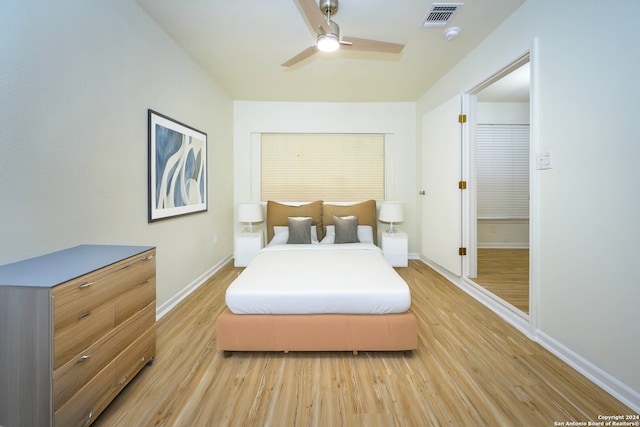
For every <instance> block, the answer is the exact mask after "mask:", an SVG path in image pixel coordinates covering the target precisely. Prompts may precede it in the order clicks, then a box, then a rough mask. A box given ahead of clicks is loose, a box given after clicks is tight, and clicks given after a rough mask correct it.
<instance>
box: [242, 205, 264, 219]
mask: <svg viewBox="0 0 640 427" xmlns="http://www.w3.org/2000/svg"><path fill="white" fill-rule="evenodd" d="M263 218H264V217H263V216H262V206H261V205H260V204H259V203H240V204H239V205H238V222H248V223H252V222H262V221H263Z"/></svg>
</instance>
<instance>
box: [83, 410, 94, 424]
mask: <svg viewBox="0 0 640 427" xmlns="http://www.w3.org/2000/svg"><path fill="white" fill-rule="evenodd" d="M92 417H93V411H91V412H89V415H88V416H87V419H86V420H84V423H83V424H82V425H83V426H86V425H88V424H89V423H90V422H91V418H92Z"/></svg>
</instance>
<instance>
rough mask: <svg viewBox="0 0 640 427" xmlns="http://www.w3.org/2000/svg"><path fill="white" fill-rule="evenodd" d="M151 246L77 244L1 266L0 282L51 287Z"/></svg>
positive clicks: (7, 284)
mask: <svg viewBox="0 0 640 427" xmlns="http://www.w3.org/2000/svg"><path fill="white" fill-rule="evenodd" d="M153 248H154V247H153V246H117V245H80V246H75V247H73V248H69V249H64V250H61V251H58V252H53V253H50V254H47V255H42V256H39V257H35V258H30V259H26V260H24V261H18V262H14V263H12V264H6V265H3V266H0V286H1V285H6V286H29V287H36V288H51V287H53V286H56V285H59V284H61V283H64V282H67V281H69V280H71V279H75V278H76V277H80V276H82V275H85V274H87V273H91V272H92V271H95V270H98V269H100V268H102V267H106V266H108V265H111V264H115V263H116V262H118V261H121V260H123V259H126V258H129V257H132V256H134V255H137V254H140V253H142V252H145V251H148V250H150V249H153Z"/></svg>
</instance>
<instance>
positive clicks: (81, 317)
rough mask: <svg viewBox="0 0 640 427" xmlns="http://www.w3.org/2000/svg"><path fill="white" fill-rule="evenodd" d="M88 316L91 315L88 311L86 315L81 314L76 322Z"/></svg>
mask: <svg viewBox="0 0 640 427" xmlns="http://www.w3.org/2000/svg"><path fill="white" fill-rule="evenodd" d="M90 314H91V312H90V311H87V312H86V313H82V314H81V315H80V316H78V320H80V319H84V318H85V317H89V315H90Z"/></svg>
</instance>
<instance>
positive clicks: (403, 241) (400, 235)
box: [380, 229, 409, 267]
mask: <svg viewBox="0 0 640 427" xmlns="http://www.w3.org/2000/svg"><path fill="white" fill-rule="evenodd" d="M380 242H381V243H380V247H381V248H382V254H383V255H384V257H385V258H386V260H387V261H389V264H391V265H392V266H394V267H406V266H407V265H408V263H409V261H408V259H409V255H408V251H409V237H408V236H407V233H405V232H404V231H400V230H397V229H396V231H395V232H394V233H389V232H388V231H383V232H382V233H381V234H380Z"/></svg>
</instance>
